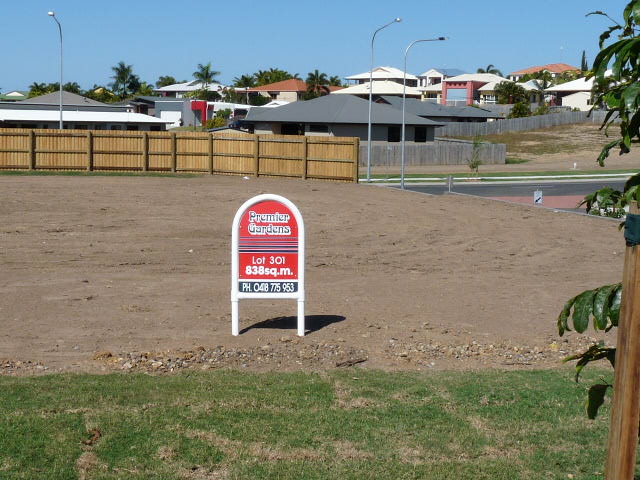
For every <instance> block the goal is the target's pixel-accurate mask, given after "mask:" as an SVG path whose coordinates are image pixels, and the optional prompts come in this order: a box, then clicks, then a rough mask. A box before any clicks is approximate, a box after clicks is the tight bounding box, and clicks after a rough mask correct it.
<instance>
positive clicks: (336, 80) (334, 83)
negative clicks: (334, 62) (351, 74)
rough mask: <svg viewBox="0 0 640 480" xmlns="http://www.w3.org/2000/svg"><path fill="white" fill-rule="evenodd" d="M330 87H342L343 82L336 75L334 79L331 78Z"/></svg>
mask: <svg viewBox="0 0 640 480" xmlns="http://www.w3.org/2000/svg"><path fill="white" fill-rule="evenodd" d="M329 85H331V86H332V87H341V86H342V80H341V79H340V77H338V76H337V75H334V76H332V77H329Z"/></svg>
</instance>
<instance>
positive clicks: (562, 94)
mask: <svg viewBox="0 0 640 480" xmlns="http://www.w3.org/2000/svg"><path fill="white" fill-rule="evenodd" d="M592 89H593V78H589V79H586V78H584V77H583V78H578V79H576V80H573V81H571V82H566V83H561V84H560V85H554V86H553V87H549V88H547V89H546V90H545V92H549V93H551V94H553V96H554V99H553V102H552V103H554V104H555V105H562V106H563V107H570V108H577V109H579V110H583V111H585V110H590V109H591V90H592Z"/></svg>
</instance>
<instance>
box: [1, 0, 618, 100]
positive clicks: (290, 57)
mask: <svg viewBox="0 0 640 480" xmlns="http://www.w3.org/2000/svg"><path fill="white" fill-rule="evenodd" d="M4 3H5V2H3V4H2V8H0V45H2V47H3V48H2V55H1V57H0V92H8V91H11V90H28V88H29V85H31V84H32V83H33V82H38V83H40V82H44V83H49V82H56V81H58V80H59V78H60V41H59V36H58V27H57V25H56V23H55V21H54V20H53V18H51V17H49V16H48V15H47V12H48V11H51V10H53V11H55V14H56V18H58V20H59V21H60V23H61V24H62V32H63V58H64V73H63V82H64V83H67V82H77V83H79V84H80V86H81V87H82V88H83V89H88V88H90V87H92V86H93V85H94V84H98V85H107V84H109V83H110V82H111V81H112V79H111V76H112V75H113V72H112V70H111V67H113V66H114V65H116V64H117V63H118V62H120V61H123V62H125V63H126V64H127V65H132V66H133V71H134V73H135V74H137V75H138V76H139V77H140V79H141V80H143V81H146V82H149V83H155V82H156V81H157V80H158V78H159V77H160V76H161V75H171V76H173V77H175V78H176V80H185V79H186V80H191V79H192V74H193V72H194V71H196V70H197V65H198V64H199V63H201V64H206V63H209V62H211V64H212V67H213V69H214V70H216V71H219V72H220V75H219V76H218V77H217V79H218V81H220V82H221V83H222V84H225V85H227V84H231V83H233V79H234V78H236V77H239V76H241V75H244V74H252V73H254V72H256V71H258V70H268V69H269V68H280V69H282V70H286V71H288V72H290V73H298V74H299V76H300V77H301V78H302V79H304V78H305V77H306V76H307V74H308V73H309V72H311V71H313V70H315V69H318V70H320V71H321V72H324V73H326V74H327V75H328V76H333V75H337V76H339V77H341V78H344V77H346V76H349V75H353V74H357V73H362V72H367V71H368V70H369V67H370V62H371V38H372V35H373V32H374V31H375V30H376V29H378V28H379V27H381V26H383V25H385V24H386V23H388V22H390V21H391V20H393V19H394V18H395V17H400V18H401V19H402V21H401V22H400V23H394V24H392V25H390V26H389V27H387V28H385V29H383V30H381V31H380V32H378V34H377V35H376V38H375V43H374V62H373V63H374V65H375V66H392V67H396V68H399V69H402V68H403V66H404V58H405V50H406V48H407V46H408V45H409V44H411V43H412V42H413V41H414V40H418V39H429V38H434V37H440V36H445V37H448V40H447V41H444V42H425V43H417V44H415V45H414V46H413V47H411V49H410V50H409V52H408V54H407V72H409V73H412V74H414V75H417V74H420V73H422V72H424V71H426V70H428V69H430V68H457V69H461V70H464V71H466V72H475V71H476V70H477V69H478V68H485V67H486V66H487V65H489V64H492V65H494V66H495V67H497V68H498V69H500V70H501V71H502V72H503V73H504V74H505V75H507V74H508V73H509V72H512V71H515V70H520V69H523V68H527V67H530V66H535V65H544V64H547V63H560V62H562V63H568V64H570V65H574V66H576V67H580V62H581V58H582V51H583V50H584V51H585V52H586V55H587V60H588V63H589V65H591V64H592V62H593V59H594V57H595V55H596V54H597V52H598V37H599V35H600V33H602V32H603V31H604V30H605V29H607V28H608V27H609V26H610V24H611V22H610V21H609V20H608V19H607V18H605V17H602V16H589V17H586V16H585V15H586V14H587V13H589V12H592V11H595V10H604V11H606V12H607V13H609V15H611V16H612V17H613V18H615V19H616V20H620V19H621V16H622V10H623V9H624V6H625V5H626V4H627V3H628V0H553V1H551V0H537V1H535V2H523V1H519V0H485V1H483V2H477V1H470V0H458V1H457V2H454V1H451V0H405V1H402V2H398V3H397V4H395V2H392V1H378V0H370V1H368V2H363V1H358V0H349V1H334V0H325V1H324V2H301V1H292V0H270V1H260V2H258V1H252V0H246V1H244V2H235V1H231V2H228V1H213V0H209V1H206V0H185V1H182V2H179V1H175V0H174V1H165V0H155V1H152V2H148V1H146V2H141V1H122V0H110V1H109V2H106V3H105V2H89V1H87V0H28V1H21V2H16V1H12V2H6V5H5V4H4Z"/></svg>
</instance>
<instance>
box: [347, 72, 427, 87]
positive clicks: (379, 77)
mask: <svg viewBox="0 0 640 480" xmlns="http://www.w3.org/2000/svg"><path fill="white" fill-rule="evenodd" d="M345 78H346V79H347V80H348V81H351V82H355V84H356V85H358V84H362V83H368V82H369V71H366V72H363V73H358V74H356V75H350V76H348V77H345ZM406 78H407V86H411V87H416V86H417V85H418V77H416V76H415V75H412V74H410V73H407V74H406ZM403 79H404V72H403V71H402V70H399V69H397V68H394V67H376V68H374V69H373V70H371V80H372V81H374V82H375V81H385V80H386V81H389V82H396V83H399V84H401V85H402V82H403Z"/></svg>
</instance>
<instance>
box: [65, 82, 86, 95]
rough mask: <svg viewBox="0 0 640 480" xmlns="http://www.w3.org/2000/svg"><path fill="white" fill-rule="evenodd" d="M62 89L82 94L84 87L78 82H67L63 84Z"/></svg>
mask: <svg viewBox="0 0 640 480" xmlns="http://www.w3.org/2000/svg"><path fill="white" fill-rule="evenodd" d="M62 90H64V91H65V92H70V93H75V94H76V95H80V92H81V91H82V88H80V85H78V84H77V82H67V83H65V84H64V85H63V86H62Z"/></svg>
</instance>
